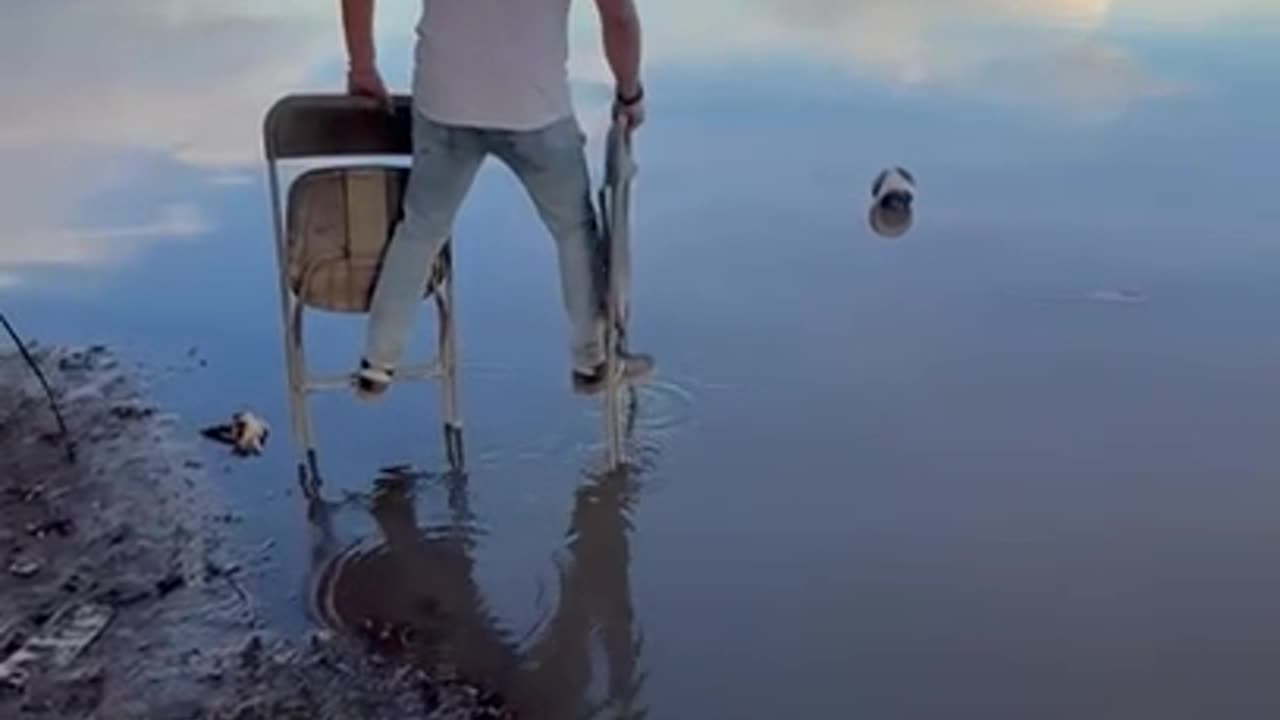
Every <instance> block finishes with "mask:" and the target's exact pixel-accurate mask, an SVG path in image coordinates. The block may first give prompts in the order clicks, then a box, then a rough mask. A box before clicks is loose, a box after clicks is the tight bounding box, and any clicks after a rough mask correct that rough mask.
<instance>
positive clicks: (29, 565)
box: [9, 559, 43, 580]
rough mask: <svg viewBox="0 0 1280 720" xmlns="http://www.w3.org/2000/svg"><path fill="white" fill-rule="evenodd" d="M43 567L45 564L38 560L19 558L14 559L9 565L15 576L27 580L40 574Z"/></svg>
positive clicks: (10, 571)
mask: <svg viewBox="0 0 1280 720" xmlns="http://www.w3.org/2000/svg"><path fill="white" fill-rule="evenodd" d="M42 567H43V566H42V565H41V564H40V562H39V561H37V560H23V559H18V560H14V561H13V563H11V564H10V565H9V573H10V574H11V575H13V576H14V577H18V578H22V579H24V580H25V579H27V578H33V577H35V576H36V575H37V574H39V572H40V569H41V568H42Z"/></svg>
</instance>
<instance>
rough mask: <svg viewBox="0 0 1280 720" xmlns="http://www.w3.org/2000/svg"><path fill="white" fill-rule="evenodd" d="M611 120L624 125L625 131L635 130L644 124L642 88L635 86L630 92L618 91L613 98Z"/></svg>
mask: <svg viewBox="0 0 1280 720" xmlns="http://www.w3.org/2000/svg"><path fill="white" fill-rule="evenodd" d="M613 119H614V121H620V122H623V123H625V124H626V127H627V130H628V131H630V130H635V129H637V128H639V127H640V126H641V125H643V124H644V119H645V111H644V88H643V87H641V86H639V85H637V86H635V87H634V88H633V89H631V90H627V91H623V90H619V91H618V92H617V93H616V94H615V95H614V98H613Z"/></svg>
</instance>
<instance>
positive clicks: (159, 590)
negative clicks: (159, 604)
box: [156, 571, 187, 597]
mask: <svg viewBox="0 0 1280 720" xmlns="http://www.w3.org/2000/svg"><path fill="white" fill-rule="evenodd" d="M186 584H187V580H186V578H184V577H182V575H181V573H178V572H176V571H175V572H173V573H171V574H169V575H166V576H165V577H162V578H160V579H159V580H157V581H156V594H158V595H159V596H160V597H164V596H166V595H168V594H169V593H171V592H173V591H174V590H177V589H178V588H180V587H182V586H183V585H186Z"/></svg>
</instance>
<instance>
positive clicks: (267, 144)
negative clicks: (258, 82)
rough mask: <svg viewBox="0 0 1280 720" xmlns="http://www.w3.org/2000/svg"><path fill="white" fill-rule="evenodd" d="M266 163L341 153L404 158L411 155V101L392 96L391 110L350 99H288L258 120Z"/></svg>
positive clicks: (297, 96)
mask: <svg viewBox="0 0 1280 720" xmlns="http://www.w3.org/2000/svg"><path fill="white" fill-rule="evenodd" d="M263 146H264V150H265V151H266V155H267V160H268V161H275V160H286V159H296V158H303V157H322V156H340V155H409V154H411V153H412V152H413V112H412V100H411V99H410V98H409V97H408V96H406V95H396V96H394V97H393V98H392V103H391V107H390V108H386V107H380V106H378V105H377V103H375V102H374V101H372V100H369V99H367V98H357V97H352V96H350V95H335V94H328V95H324V94H320V95H287V96H285V97H283V98H281V99H280V100H278V101H277V102H276V103H275V105H273V106H272V107H271V109H270V110H269V111H268V112H267V115H266V118H265V120H264V121H263Z"/></svg>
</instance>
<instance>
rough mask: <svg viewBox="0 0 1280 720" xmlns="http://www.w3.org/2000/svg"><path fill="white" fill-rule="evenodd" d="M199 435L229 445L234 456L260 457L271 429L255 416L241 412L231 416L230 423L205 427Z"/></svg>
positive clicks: (265, 422)
mask: <svg viewBox="0 0 1280 720" xmlns="http://www.w3.org/2000/svg"><path fill="white" fill-rule="evenodd" d="M200 434H201V435H203V436H205V437H206V438H209V439H210V440H214V441H216V442H220V443H222V444H224V445H230V446H231V447H232V451H233V452H234V453H235V454H236V455H240V456H247V455H261V454H262V451H263V447H264V446H265V445H266V442H267V436H268V435H270V434H271V427H270V426H269V425H267V421H265V420H263V419H262V418H260V417H258V416H257V415H254V414H253V413H251V412H248V411H241V412H238V413H236V414H235V415H232V416H231V422H230V423H227V424H225V425H214V426H212V427H207V428H205V429H204V430H201V431H200Z"/></svg>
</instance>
